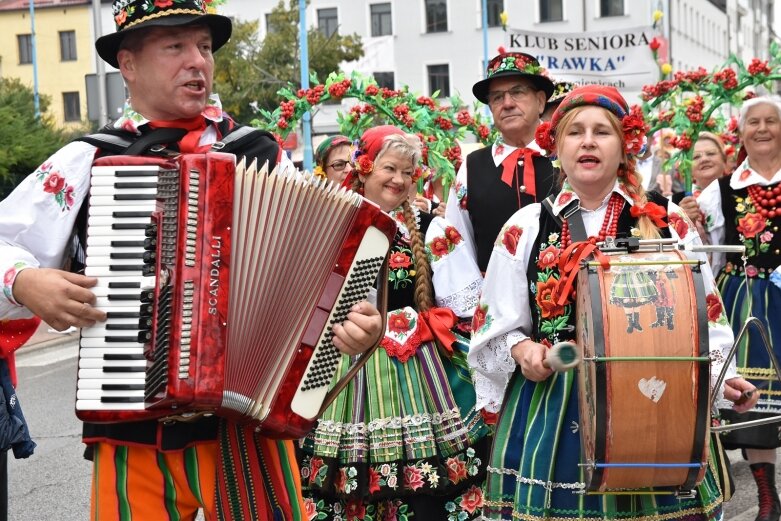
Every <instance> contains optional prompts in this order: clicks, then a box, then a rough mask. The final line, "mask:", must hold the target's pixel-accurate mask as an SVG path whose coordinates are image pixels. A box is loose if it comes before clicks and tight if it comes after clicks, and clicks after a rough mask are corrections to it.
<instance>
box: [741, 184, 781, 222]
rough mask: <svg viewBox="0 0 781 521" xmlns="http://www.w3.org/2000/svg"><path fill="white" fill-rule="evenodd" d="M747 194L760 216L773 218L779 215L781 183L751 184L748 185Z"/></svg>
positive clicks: (780, 209) (780, 210) (780, 214)
mask: <svg viewBox="0 0 781 521" xmlns="http://www.w3.org/2000/svg"><path fill="white" fill-rule="evenodd" d="M748 195H749V197H751V201H752V202H753V203H754V206H756V207H757V211H758V212H759V215H761V216H762V217H765V218H768V219H773V218H775V217H776V215H779V216H781V208H778V205H779V203H781V184H777V185H776V186H773V187H769V186H768V187H761V186H759V185H751V186H749V187H748Z"/></svg>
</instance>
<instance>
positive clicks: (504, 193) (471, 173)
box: [445, 52, 554, 272]
mask: <svg viewBox="0 0 781 521" xmlns="http://www.w3.org/2000/svg"><path fill="white" fill-rule="evenodd" d="M546 74H547V73H546V71H545V69H543V68H542V67H541V66H540V64H539V62H538V61H537V60H536V59H535V58H534V57H533V56H530V55H528V54H525V53H520V52H509V53H502V54H500V55H498V56H496V57H495V58H493V59H492V60H491V61H490V62H489V63H488V70H487V75H486V78H485V79H483V80H480V81H478V82H477V83H475V84H474V86H473V87H472V93H473V94H474V95H475V97H476V98H477V99H478V100H480V101H481V102H483V103H486V104H487V105H488V106H489V108H490V109H491V114H492V116H493V120H494V125H495V126H496V128H497V130H499V133H500V138H499V139H498V140H497V141H496V142H495V143H494V144H493V145H492V146H491V147H490V148H489V147H486V148H482V149H480V150H476V151H475V152H472V153H471V154H469V155H468V156H467V158H466V161H464V162H463V164H462V165H461V168H460V170H459V171H458V175H457V176H456V183H455V186H453V187H452V188H451V191H450V197H449V199H448V202H449V204H448V205H447V209H446V211H445V212H446V213H445V217H446V218H447V219H448V220H449V221H450V222H452V223H453V224H454V225H455V226H456V228H457V229H458V230H459V232H461V235H462V236H464V237H465V239H466V241H467V243H470V244H471V246H472V248H473V250H474V253H475V257H476V259H477V265H478V267H479V268H480V271H482V272H485V269H486V267H487V266H488V259H489V258H490V256H491V251H492V249H493V245H494V241H495V240H496V236H497V234H498V233H499V230H500V229H501V227H502V225H504V223H505V222H506V221H507V219H509V217H510V216H511V215H512V214H513V213H515V212H516V211H517V210H519V209H520V208H521V207H523V206H525V205H527V204H531V203H534V202H539V201H541V200H543V199H544V198H545V197H547V196H548V194H549V193H550V191H551V189H552V188H553V181H554V172H553V167H552V166H551V162H550V160H548V159H547V158H546V157H544V156H543V155H542V152H541V150H540V148H539V147H538V146H537V144H536V143H535V141H534V131H535V130H536V129H537V125H538V124H539V123H540V116H541V114H542V113H543V111H544V110H545V102H546V101H547V100H548V98H549V97H550V96H551V94H552V93H553V82H552V81H551V80H550V79H549V78H548V77H547V75H546Z"/></svg>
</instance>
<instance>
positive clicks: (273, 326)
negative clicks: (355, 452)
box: [76, 153, 396, 438]
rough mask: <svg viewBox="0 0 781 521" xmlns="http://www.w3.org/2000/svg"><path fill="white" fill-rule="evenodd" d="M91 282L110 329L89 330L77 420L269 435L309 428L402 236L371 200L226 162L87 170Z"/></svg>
mask: <svg viewBox="0 0 781 521" xmlns="http://www.w3.org/2000/svg"><path fill="white" fill-rule="evenodd" d="M88 215H89V216H88V223H87V248H86V263H85V264H86V269H85V274H86V275H88V276H94V277H97V278H98V281H99V282H98V285H97V286H96V287H95V288H94V291H95V294H96V296H97V299H98V302H97V307H98V308H100V309H103V310H105V311H106V312H107V315H108V319H107V321H106V322H104V323H101V324H97V325H96V326H94V327H91V328H84V329H82V331H81V339H80V349H79V376H78V384H77V397H76V414H77V416H78V417H79V418H80V419H82V420H84V421H91V422H114V421H134V420H144V419H154V418H170V417H182V416H184V417H187V416H191V415H196V414H208V413H215V414H219V415H221V416H225V417H228V418H231V419H234V420H237V421H241V422H255V423H257V424H258V425H259V426H260V428H261V430H262V431H264V432H265V433H266V435H268V436H272V437H287V438H294V437H301V436H303V435H304V434H306V433H307V432H308V431H309V430H310V429H311V427H312V426H313V424H314V421H315V420H316V417H317V414H318V412H319V411H320V408H321V406H322V404H323V403H324V401H326V400H327V399H328V398H326V394H327V391H328V389H329V388H330V387H331V383H332V379H333V375H334V372H335V370H336V366H337V364H338V363H339V361H340V359H341V355H340V353H339V351H338V350H337V349H336V348H335V347H334V346H333V343H332V331H331V328H332V326H333V325H334V324H338V323H341V322H342V321H344V320H345V318H346V315H347V313H348V311H349V310H350V307H351V306H352V305H353V304H354V303H356V302H359V301H361V300H363V299H365V298H366V296H367V294H368V293H369V291H370V290H371V288H372V287H373V286H374V284H375V282H376V281H377V277H378V274H379V273H380V270H381V268H382V267H383V265H384V263H385V260H386V256H387V252H388V250H389V248H390V243H391V241H392V239H393V236H394V234H395V231H396V226H395V223H394V222H393V220H392V219H391V218H390V217H389V216H388V215H387V214H384V213H383V212H382V211H381V210H380V209H379V208H378V207H377V206H376V205H374V204H372V203H370V202H368V201H366V200H365V199H363V198H362V197H361V196H360V195H358V194H356V193H353V192H350V191H347V190H344V189H342V188H338V187H336V186H334V185H333V184H330V183H326V182H325V181H322V180H318V179H317V178H313V177H311V176H310V175H308V174H302V173H300V172H295V171H293V172H277V171H276V170H275V171H274V172H272V173H270V174H269V173H267V172H266V171H265V169H262V170H261V171H258V170H257V168H256V167H255V165H250V166H249V167H245V165H243V164H240V165H238V167H237V166H236V165H235V157H234V156H233V155H230V154H221V153H207V154H191V155H183V156H180V157H179V158H177V159H176V160H167V159H157V158H146V157H128V156H113V157H106V158H101V159H98V160H97V161H96V162H95V165H94V167H93V170H92V185H91V189H90V207H89V213H88Z"/></svg>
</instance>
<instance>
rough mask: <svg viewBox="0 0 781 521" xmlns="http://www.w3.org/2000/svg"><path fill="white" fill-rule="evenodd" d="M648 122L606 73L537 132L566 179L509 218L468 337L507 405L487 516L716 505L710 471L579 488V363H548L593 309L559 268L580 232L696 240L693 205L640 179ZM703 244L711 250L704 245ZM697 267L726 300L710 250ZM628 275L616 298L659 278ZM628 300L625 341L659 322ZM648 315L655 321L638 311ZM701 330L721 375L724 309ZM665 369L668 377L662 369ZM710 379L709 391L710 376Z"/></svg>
mask: <svg viewBox="0 0 781 521" xmlns="http://www.w3.org/2000/svg"><path fill="white" fill-rule="evenodd" d="M644 133H645V124H644V122H643V120H642V116H641V115H640V113H639V111H635V110H632V111H630V110H629V107H628V106H627V103H626V101H625V100H624V99H623V98H622V97H621V95H620V94H619V92H618V91H617V90H616V89H614V88H612V87H603V86H583V87H578V88H576V89H574V90H573V91H572V92H571V93H570V94H569V95H567V97H566V98H565V99H564V100H563V101H562V103H561V105H560V106H559V108H558V109H557V110H556V112H555V113H554V116H553V118H552V122H551V124H548V123H546V124H544V125H542V126H541V127H540V129H539V130H538V131H537V142H538V143H539V144H540V145H541V146H544V147H545V148H548V149H549V150H551V151H555V153H557V154H558V157H559V160H560V161H561V173H562V175H563V176H564V178H563V186H562V188H561V190H560V191H559V192H558V194H556V195H555V196H551V198H550V199H549V201H548V203H549V209H547V208H544V207H543V205H542V204H533V205H530V206H527V207H525V208H523V209H522V210H520V211H519V212H517V213H516V214H515V215H513V217H512V218H511V219H510V220H509V221H508V222H507V223H506V224H505V226H504V227H503V228H502V231H501V233H500V234H499V236H498V237H497V239H496V243H495V246H494V250H493V254H492V257H491V262H490V264H489V266H488V271H487V273H486V276H485V282H484V286H483V293H482V296H481V299H480V304H479V306H478V309H477V310H476V311H475V316H474V321H473V337H472V342H473V343H472V345H471V347H470V351H469V362H470V366H472V367H473V368H474V370H475V375H474V377H475V390H476V392H477V406H478V407H481V408H482V407H484V408H486V409H488V410H489V411H500V416H499V420H498V423H497V427H496V433H495V440H494V445H493V448H492V454H491V458H490V460H489V474H488V478H487V484H486V495H485V505H484V515H485V516H486V517H487V518H489V519H530V520H535V519H545V518H555V519H605V518H606V517H610V518H613V517H615V518H635V519H645V520H648V521H650V520H656V519H660V518H663V519H687V520H691V519H703V520H704V519H713V518H716V517H718V514H719V513H720V503H721V494H720V491H719V489H718V487H717V484H716V482H715V481H714V479H713V477H712V476H711V473H710V471H708V472H707V474H706V475H705V476H706V477H705V479H704V481H702V483H701V484H700V485H699V486H698V487H697V493H696V495H695V497H694V498H693V499H687V498H683V497H681V498H679V497H676V496H675V495H637V494H630V495H615V494H607V495H601V494H595V495H591V494H585V495H584V494H580V493H579V492H583V491H584V488H585V485H584V479H585V478H584V474H585V472H584V469H583V468H582V467H580V466H579V463H581V462H583V463H585V462H584V458H583V456H582V454H581V434H580V433H579V430H581V427H580V425H579V420H580V418H579V416H580V415H579V413H578V407H579V404H578V389H577V385H576V384H575V375H574V372H573V371H568V372H556V373H553V372H552V371H551V370H550V369H549V368H547V366H546V365H545V364H544V361H545V358H546V353H547V349H548V347H549V346H551V345H552V344H556V343H558V342H561V341H575V340H576V339H575V327H574V326H575V324H576V315H578V314H580V313H583V312H584V310H581V309H578V310H576V309H575V303H574V302H573V301H572V294H571V293H570V291H569V290H568V289H565V288H566V282H567V281H569V280H575V279H574V277H575V276H576V274H577V272H576V271H573V272H569V273H562V271H566V270H563V269H560V264H559V263H558V260H559V258H560V257H562V255H563V254H564V252H565V250H566V249H567V248H568V247H570V246H572V245H573V243H575V242H576V241H577V236H578V235H581V234H582V235H583V236H589V237H594V238H597V240H600V241H601V240H604V239H605V238H606V237H615V236H616V235H617V234H620V233H625V234H631V235H638V236H640V237H643V238H658V237H660V236H661V237H671V238H674V239H678V240H681V241H683V243H684V244H699V238H698V236H697V233H696V232H695V231H694V228H693V226H691V223H690V222H689V221H688V220H687V219H686V217H685V214H684V212H683V211H682V210H681V209H680V208H679V207H677V206H676V205H674V204H672V203H668V202H667V200H666V199H664V198H663V197H661V196H660V195H659V194H656V193H645V191H644V190H643V188H642V186H641V184H640V182H639V178H638V175H637V173H636V171H635V159H634V156H635V154H637V153H638V151H639V150H640V148H641V146H642V143H643V139H644ZM575 202H576V203H577V204H579V207H580V214H581V215H582V224H583V227H584V228H585V230H581V229H580V226H578V223H575V224H573V225H572V226H570V225H569V223H570V220H568V219H567V218H566V217H565V218H564V219H565V220H564V221H561V220H560V219H562V218H563V217H564V216H565V215H566V216H567V217H569V218H570V219H572V218H573V216H572V215H571V214H569V211H570V210H572V209H573V208H575V207H577V204H576V203H575ZM565 210H566V212H565ZM562 222H564V223H566V224H561V223H562ZM573 222H574V221H573ZM588 245H591V243H590V242H588V241H587V242H581V243H579V244H576V245H575V246H573V249H571V250H570V251H577V248H584V247H586V246H588ZM564 256H566V254H564ZM694 258H696V259H697V260H702V261H705V256H704V254H695V255H694ZM573 265H579V263H578V262H574V263H573ZM701 268H702V274H703V279H704V280H703V282H704V291H705V292H706V293H707V295H708V299H709V301H710V299H716V300H718V299H719V297H718V293H717V292H716V289H715V284H714V281H713V277H712V274H711V272H710V268H709V267H708V265H707V264H703V265H702V267H701ZM575 269H577V267H576V268H575ZM623 275H624V274H616V275H615V280H616V284H614V285H613V288H614V289H615V291H616V292H615V293H609V295H610V296H609V298H608V299H607V300H613V298H615V299H617V300H618V301H626V299H627V298H628V296H629V295H630V294H631V293H632V292H635V291H637V292H639V293H640V295H639V297H638V298H639V299H647V298H650V294H652V293H657V292H660V291H661V290H659V289H658V287H656V286H655V284H654V281H652V280H650V277H649V279H648V280H646V281H641V282H637V281H634V282H632V281H630V280H629V279H628V278H626V277H624V279H625V281H626V285H625V286H624V287H623V288H621V287H620V286H621V284H620V283H619V281H620V279H621V278H622V277H623ZM658 276H659V277H665V276H666V275H665V274H662V273H659V274H658ZM637 284H640V286H639V287H638V286H637ZM626 309H630V310H631V309H633V308H626ZM620 313H621V312H619V315H618V316H619V318H620V317H621V314H620ZM630 314H631V315H632V316H631V322H629V323H625V324H624V325H622V326H621V329H619V330H618V331H619V332H623V329H622V328H623V327H627V328H628V329H627V331H628V332H627V336H626V339H627V340H626V341H627V342H634V339H635V338H637V335H644V334H649V333H648V332H649V330H652V328H653V324H652V323H650V321H651V320H652V317H653V315H652V314H651V313H650V312H643V313H642V314H641V313H636V312H635V311H632V312H631V313H630ZM641 316H644V317H645V320H648V322H645V323H640V322H639V320H640V317H641ZM629 318H630V317H627V319H629ZM620 322H622V320H619V323H620ZM667 327H668V326H667V323H666V322H665V323H664V327H663V328H656V329H653V331H654V332H655V333H657V334H666V331H667V329H666V328H667ZM641 329H642V330H643V331H641ZM594 334H595V335H601V334H602V332H595V333H594ZM700 334H705V335H708V337H709V341H710V358H711V359H712V360H711V364H712V371H713V372H714V378H715V375H717V374H718V371H719V369H720V367H721V366H722V365H723V360H724V358H723V355H722V351H723V350H727V349H729V347H730V345H731V342H732V332H731V330H730V329H729V327H728V326H727V325H726V320H724V317H723V315H722V314H719V315H717V316H714V317H710V320H709V321H708V327H707V332H701V333H700ZM581 340H582V339H578V342H580V341H581ZM657 377H658V378H661V379H662V380H663V376H662V375H657ZM727 378H728V379H727V383H726V385H725V387H724V394H725V396H726V397H727V398H728V399H730V400H733V401H734V400H738V399H739V398H740V397H741V393H742V392H743V391H747V390H750V389H753V385H751V384H750V383H748V382H746V381H744V380H743V379H741V378H738V377H736V376H735V372H734V369H733V370H732V371H731V372H730V373H729V374H728V376H727ZM663 384H664V382H663V381H660V380H659V379H653V378H652V379H650V380H648V381H644V382H638V383H637V385H638V386H640V387H641V389H640V390H641V391H644V393H645V395H646V397H647V399H649V400H659V399H660V397H661V399H662V400H663V399H664V398H663V397H662V393H663V392H664V385H663ZM705 384H706V385H707V384H708V382H707V381H706V382H705ZM689 387H691V384H689ZM705 391H706V392H705V394H706V395H707V387H706V388H705ZM627 392H629V389H628V390H627ZM690 394H691V393H690ZM587 398H588V397H587ZM591 399H592V400H593V397H592V398H591ZM644 399H645V398H644ZM750 407H751V403H746V404H743V405H741V406H735V408H736V409H737V410H746V409H748V408H750ZM705 410H707V408H706V409H705ZM650 457H651V455H649V458H650ZM687 463H688V462H687Z"/></svg>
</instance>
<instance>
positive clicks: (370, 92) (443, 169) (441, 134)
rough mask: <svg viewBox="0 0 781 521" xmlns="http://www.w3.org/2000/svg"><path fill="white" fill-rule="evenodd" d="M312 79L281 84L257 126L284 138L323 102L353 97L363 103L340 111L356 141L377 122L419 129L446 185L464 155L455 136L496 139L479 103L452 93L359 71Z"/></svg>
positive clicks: (344, 128)
mask: <svg viewBox="0 0 781 521" xmlns="http://www.w3.org/2000/svg"><path fill="white" fill-rule="evenodd" d="M311 81H312V83H313V84H314V86H313V87H310V88H309V89H294V88H292V87H287V88H283V89H281V90H280V91H279V92H278V94H279V95H280V97H282V98H283V100H282V101H281V102H280V103H279V107H277V108H276V109H275V110H274V111H273V112H270V111H266V110H260V111H259V114H258V116H259V117H258V118H257V119H256V120H254V121H253V122H252V125H253V126H256V127H260V128H263V129H265V130H268V131H269V132H271V133H272V134H274V135H276V136H277V138H278V139H279V140H280V141H281V140H282V139H284V138H285V137H286V136H287V135H288V134H289V133H290V132H291V131H292V130H293V129H294V128H295V127H296V125H297V124H298V122H299V120H300V119H301V118H302V117H303V115H304V113H306V112H309V111H311V110H312V109H313V108H314V107H315V106H317V105H318V104H320V103H323V102H326V101H328V100H342V99H346V98H354V99H356V100H358V103H356V104H355V105H353V106H352V108H351V109H350V110H349V112H348V113H347V114H343V113H341V112H340V113H339V114H338V115H337V121H338V123H339V128H340V132H341V133H342V134H344V135H346V136H347V137H349V138H350V139H353V140H355V139H357V138H358V137H360V135H361V134H362V133H363V131H364V130H366V129H367V128H369V127H372V126H376V125H378V124H391V125H395V126H397V127H399V128H401V129H402V130H404V131H405V132H409V133H412V134H416V135H417V136H418V137H419V138H420V139H421V141H422V142H423V163H424V164H425V165H426V167H427V168H428V169H429V170H430V172H428V173H429V175H431V176H432V178H433V179H440V178H441V179H442V181H443V183H444V184H445V187H446V188H447V186H449V185H450V184H452V183H453V181H454V180H455V175H456V171H457V170H458V168H459V167H460V165H461V161H462V160H463V159H462V156H461V148H460V146H459V145H458V143H457V141H456V140H460V139H463V138H464V136H465V135H466V134H467V133H471V134H473V135H474V136H475V137H476V138H477V140H478V141H480V142H482V143H483V144H485V145H488V144H490V143H493V141H494V140H495V139H496V130H492V128H491V127H490V125H489V124H488V123H486V122H484V121H483V119H482V116H481V115H480V112H479V111H478V110H477V108H476V107H474V108H473V111H472V112H470V111H469V110H468V109H466V108H463V106H464V104H463V102H462V101H461V99H460V98H458V97H457V96H453V97H451V98H450V100H449V101H450V104H449V105H441V104H439V103H438V101H437V100H436V99H435V98H436V93H435V94H434V96H432V97H429V96H421V95H417V94H414V93H411V92H410V91H409V87H407V86H404V87H402V88H401V89H399V90H391V89H388V88H385V87H380V86H379V85H378V84H377V82H376V81H375V80H374V78H373V77H370V76H363V75H361V74H359V73H356V72H353V73H352V75H350V77H345V75H344V74H341V73H331V74H329V75H328V78H327V79H326V81H325V83H322V84H321V83H319V82H318V80H317V77H316V76H315V75H313V76H312V78H311ZM358 159H359V161H360V158H358ZM366 159H368V158H366ZM356 166H357V167H358V169H359V170H360V171H364V170H366V168H367V167H368V166H369V165H368V163H367V162H366V161H365V160H363V163H362V164H356ZM422 174H426V172H422ZM418 175H421V174H420V173H419V174H418ZM446 191H447V190H446Z"/></svg>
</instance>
